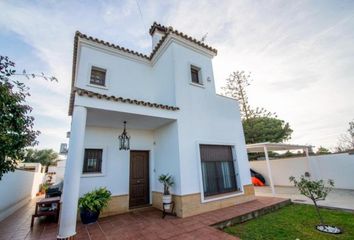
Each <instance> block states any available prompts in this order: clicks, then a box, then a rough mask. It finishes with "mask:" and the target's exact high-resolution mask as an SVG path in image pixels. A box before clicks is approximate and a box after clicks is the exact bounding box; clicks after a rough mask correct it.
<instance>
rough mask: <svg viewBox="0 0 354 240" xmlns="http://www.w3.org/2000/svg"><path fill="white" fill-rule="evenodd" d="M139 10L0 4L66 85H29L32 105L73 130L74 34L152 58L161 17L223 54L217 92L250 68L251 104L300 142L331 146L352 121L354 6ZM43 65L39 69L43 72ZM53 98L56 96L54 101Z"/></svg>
mask: <svg viewBox="0 0 354 240" xmlns="http://www.w3.org/2000/svg"><path fill="white" fill-rule="evenodd" d="M139 4H140V7H141V10H142V14H143V18H141V16H140V15H139V12H138V9H137V5H136V2H135V1H99V2H95V3H92V2H90V4H89V3H86V2H72V1H60V2H54V1H50V2H46V3H42V2H40V3H29V2H25V1H24V2H21V3H18V2H17V3H14V2H12V1H4V2H0V8H1V9H6V11H3V12H2V14H1V15H0V27H1V28H2V29H4V30H5V31H11V32H13V33H15V34H18V35H20V36H21V38H22V39H23V41H24V42H26V43H27V44H29V45H30V46H32V47H33V48H34V49H35V52H36V54H37V55H38V56H39V58H40V59H41V60H42V62H43V63H45V64H47V66H46V69H48V71H49V73H50V74H53V75H55V76H57V77H58V78H59V79H60V83H59V84H58V85H55V86H54V87H53V84H50V83H45V84H42V83H37V82H36V83H33V84H32V83H31V84H32V85H33V86H32V89H33V99H32V101H33V104H34V105H35V106H36V107H38V109H41V110H39V112H40V113H38V116H40V117H48V116H52V117H53V116H55V117H54V118H56V121H63V122H65V124H66V125H65V127H64V129H65V128H68V127H69V120H68V118H67V117H66V114H67V104H68V97H69V86H70V81H71V63H72V62H71V61H72V44H73V35H74V31H75V30H81V31H82V32H85V33H88V34H89V35H93V36H96V37H98V38H102V39H104V40H107V41H111V42H114V43H118V44H120V45H122V46H125V47H129V48H132V49H134V50H138V51H141V52H145V53H147V52H149V51H150V43H151V41H150V36H149V35H148V33H147V30H148V29H147V28H148V27H149V26H150V24H151V23H152V22H153V21H155V20H156V21H158V22H161V23H163V24H167V25H172V26H173V27H174V28H176V29H178V30H180V31H183V32H186V33H188V34H190V35H192V36H194V37H196V38H201V37H202V36H203V35H204V34H205V33H208V37H207V43H209V44H210V45H212V46H213V47H216V48H217V49H218V50H219V52H218V56H217V57H216V58H215V59H214V61H213V62H214V74H215V79H217V82H216V84H217V87H220V86H221V85H222V84H223V80H224V79H225V78H226V77H227V76H228V75H229V73H230V72H232V71H234V70H246V71H251V72H252V76H253V78H254V82H253V83H252V85H251V86H250V88H249V98H250V101H251V104H253V105H255V106H263V107H266V108H268V109H269V110H271V111H275V112H277V113H278V115H279V116H280V117H281V118H283V119H285V120H286V121H289V122H290V124H291V126H292V127H293V129H294V130H295V131H294V134H293V140H292V141H293V142H298V143H311V144H314V145H325V146H331V145H334V144H335V143H336V141H337V137H336V136H338V135H340V134H341V133H342V132H344V131H345V129H346V128H347V122H348V121H350V120H351V119H352V118H353V117H354V101H351V99H352V91H353V89H354V79H353V78H354V77H353V76H354V68H353V67H352V65H353V62H354V43H353V39H354V32H353V29H354V17H353V9H354V3H353V2H344V1H342V2H340V3H338V2H333V1H221V2H220V1H216V0H212V1H177V0H176V1H160V2H158V1H139ZM24 54H25V53H24ZM43 68H44V66H40V65H39V66H38V71H41V69H43ZM50 93H55V94H53V96H52V97H50V96H49V95H51V94H50ZM41 99H48V100H47V101H41ZM63 99H65V100H63ZM53 106H55V108H53ZM36 114H37V113H36ZM62 116H65V117H62ZM65 118H66V119H65ZM44 130H45V129H44ZM47 130H48V132H50V131H51V128H48V129H47ZM56 133H58V132H56ZM58 134H59V133H58ZM43 144H44V145H45V143H43Z"/></svg>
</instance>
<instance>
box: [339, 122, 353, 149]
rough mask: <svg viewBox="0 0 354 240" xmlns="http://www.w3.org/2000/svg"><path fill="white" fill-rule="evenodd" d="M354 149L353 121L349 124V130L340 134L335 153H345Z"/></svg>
mask: <svg viewBox="0 0 354 240" xmlns="http://www.w3.org/2000/svg"><path fill="white" fill-rule="evenodd" d="M353 149H354V120H352V121H351V122H349V128H348V130H347V133H346V134H342V135H341V136H340V138H339V140H338V145H337V147H336V151H337V152H345V151H348V150H353Z"/></svg>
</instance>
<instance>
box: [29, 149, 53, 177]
mask: <svg viewBox="0 0 354 240" xmlns="http://www.w3.org/2000/svg"><path fill="white" fill-rule="evenodd" d="M25 152H26V153H25V155H24V162H32V163H33V162H34V163H40V164H42V165H43V166H45V167H46V171H47V170H48V167H49V166H51V165H54V164H56V162H57V161H58V160H59V154H58V153H57V152H55V151H54V150H53V149H42V150H37V149H31V148H30V149H26V151H25Z"/></svg>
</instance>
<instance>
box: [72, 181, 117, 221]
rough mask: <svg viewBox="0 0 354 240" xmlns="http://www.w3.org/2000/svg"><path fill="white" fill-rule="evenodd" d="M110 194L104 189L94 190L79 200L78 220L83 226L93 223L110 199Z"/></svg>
mask: <svg viewBox="0 0 354 240" xmlns="http://www.w3.org/2000/svg"><path fill="white" fill-rule="evenodd" d="M111 195H112V194H111V192H110V191H109V190H107V188H105V187H101V188H98V189H95V190H93V191H91V192H88V193H86V194H84V195H83V196H82V197H80V198H79V209H80V218H81V222H82V223H83V224H88V223H94V222H96V221H97V219H98V216H99V215H100V212H101V210H102V209H103V208H105V207H107V205H108V201H109V200H110V199H111Z"/></svg>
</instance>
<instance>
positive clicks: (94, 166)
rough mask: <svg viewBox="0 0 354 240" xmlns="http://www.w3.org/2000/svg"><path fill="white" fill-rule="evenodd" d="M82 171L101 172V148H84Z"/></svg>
mask: <svg viewBox="0 0 354 240" xmlns="http://www.w3.org/2000/svg"><path fill="white" fill-rule="evenodd" d="M82 172H83V173H102V149H85V156H84V166H83V170H82Z"/></svg>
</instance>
